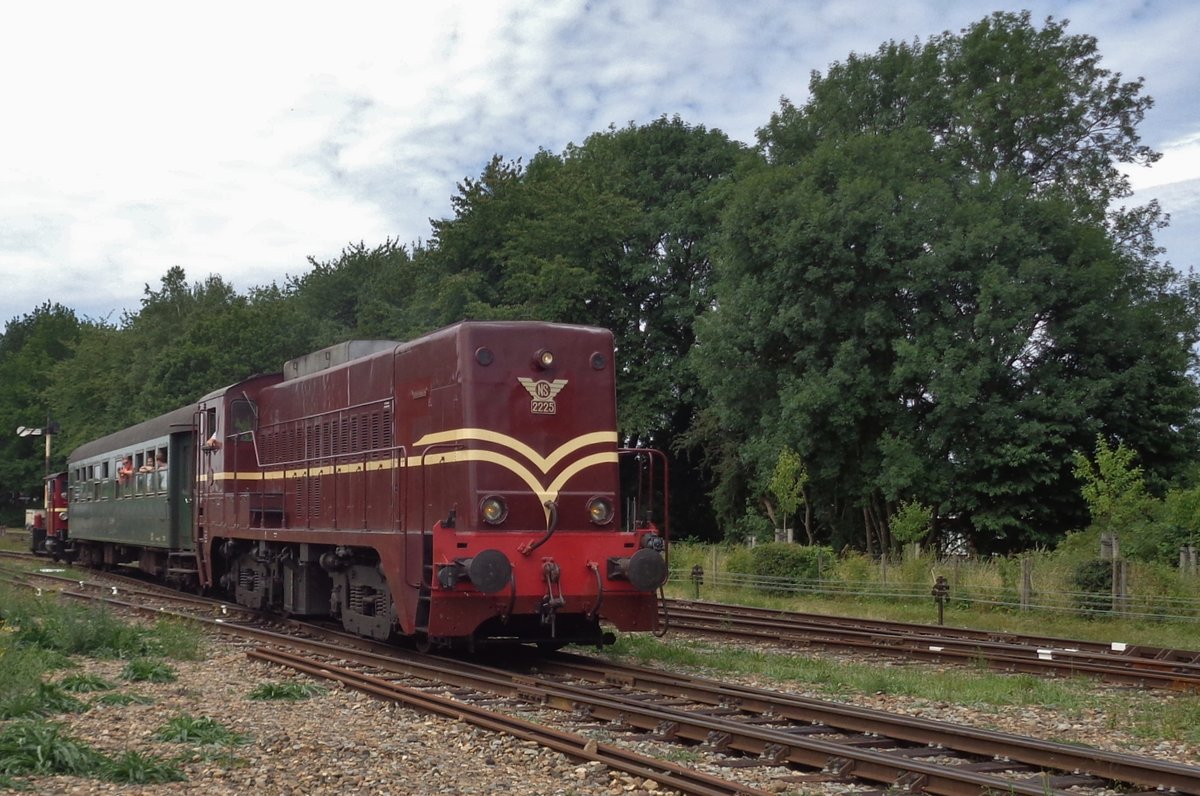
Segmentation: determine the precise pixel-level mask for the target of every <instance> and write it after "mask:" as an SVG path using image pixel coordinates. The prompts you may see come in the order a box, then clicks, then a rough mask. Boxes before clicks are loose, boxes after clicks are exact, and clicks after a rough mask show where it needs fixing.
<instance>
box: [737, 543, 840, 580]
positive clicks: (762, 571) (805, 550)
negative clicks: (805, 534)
mask: <svg viewBox="0 0 1200 796" xmlns="http://www.w3.org/2000/svg"><path fill="white" fill-rule="evenodd" d="M833 560H834V555H833V551H832V550H831V549H829V548H828V547H819V546H814V547H809V546H807V545H797V544H788V543H787V542H771V543H769V544H761V545H757V546H755V547H752V548H748V549H747V548H743V549H742V550H739V551H735V553H734V554H732V555H730V557H729V563H728V566H729V569H730V571H732V572H738V573H740V574H743V575H752V576H754V577H756V578H771V579H778V580H779V581H784V580H787V581H797V580H819V579H820V578H821V574H822V569H823V568H828V567H829V565H830V562H832V561H833ZM781 585H782V584H781ZM776 591H784V592H786V591H791V589H789V588H781V589H778V590H776Z"/></svg>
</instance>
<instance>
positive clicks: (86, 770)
mask: <svg viewBox="0 0 1200 796" xmlns="http://www.w3.org/2000/svg"><path fill="white" fill-rule="evenodd" d="M61 729H62V728H61V725H58V724H53V723H47V722H44V721H34V720H22V721H16V722H13V723H11V724H9V725H7V726H6V727H4V729H3V730H2V731H0V773H3V774H6V775H10V776H11V775H24V774H73V775H76V776H87V775H91V774H95V773H98V772H99V771H100V770H101V768H102V766H103V764H104V757H103V755H101V754H100V753H99V752H97V751H96V750H95V749H93V748H92V747H90V746H88V745H87V744H85V743H83V742H81V741H78V740H76V739H74V738H71V737H69V736H66V735H63V734H62V733H61Z"/></svg>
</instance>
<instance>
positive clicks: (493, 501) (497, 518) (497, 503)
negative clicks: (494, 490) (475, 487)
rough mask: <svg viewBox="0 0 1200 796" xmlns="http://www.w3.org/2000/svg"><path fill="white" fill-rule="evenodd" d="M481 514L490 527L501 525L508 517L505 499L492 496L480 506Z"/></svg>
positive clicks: (486, 498)
mask: <svg viewBox="0 0 1200 796" xmlns="http://www.w3.org/2000/svg"><path fill="white" fill-rule="evenodd" d="M479 513H480V514H481V515H482V516H483V521H484V522H486V523H487V524H488V525H499V524H500V523H502V522H504V520H505V518H506V517H508V504H507V503H505V502H504V498H502V497H498V496H496V495H491V496H489V497H485V498H484V499H483V502H482V503H481V504H479Z"/></svg>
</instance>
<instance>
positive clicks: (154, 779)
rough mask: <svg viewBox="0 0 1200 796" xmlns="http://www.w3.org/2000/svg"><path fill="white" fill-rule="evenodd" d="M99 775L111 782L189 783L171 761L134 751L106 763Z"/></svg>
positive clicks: (185, 776)
mask: <svg viewBox="0 0 1200 796" xmlns="http://www.w3.org/2000/svg"><path fill="white" fill-rule="evenodd" d="M99 773H100V775H101V776H102V777H103V778H104V779H106V780H108V781H109V782H122V783H137V784H157V783H163V782H185V781H187V775H186V774H184V773H183V771H182V770H180V769H179V768H178V767H177V766H175V765H174V764H173V763H171V762H170V761H168V760H165V759H163V758H161V757H159V756H157V755H153V754H147V753H144V752H137V751H134V750H132V749H131V750H128V751H126V752H125V753H124V754H123V755H120V756H119V757H115V758H113V759H111V760H107V761H105V763H104V765H103V766H102V768H101V771H100V772H99Z"/></svg>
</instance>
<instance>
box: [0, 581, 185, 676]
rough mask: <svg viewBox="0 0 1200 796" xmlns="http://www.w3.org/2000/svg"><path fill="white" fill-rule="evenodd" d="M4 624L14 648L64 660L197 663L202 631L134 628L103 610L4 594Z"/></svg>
mask: <svg viewBox="0 0 1200 796" xmlns="http://www.w3.org/2000/svg"><path fill="white" fill-rule="evenodd" d="M0 623H2V624H3V627H4V628H5V633H6V634H7V635H11V636H12V640H13V641H14V642H15V643H16V644H19V645H22V646H26V647H36V648H39V649H43V650H46V651H49V652H54V653H59V654H61V655H63V656H70V655H86V656H88V657H92V658H117V659H122V658H136V657H144V656H169V657H172V658H175V659H177V660H196V659H198V658H199V657H200V654H201V638H202V637H201V634H200V632H199V630H197V629H196V628H193V627H191V626H188V625H185V624H183V623H181V622H177V621H169V620H160V621H158V622H156V623H155V624H154V625H153V626H151V627H145V626H141V625H135V624H132V623H129V622H126V621H124V620H122V619H121V618H119V617H117V616H114V615H113V614H112V613H111V612H110V611H109V610H107V608H105V607H104V606H103V605H93V604H90V603H89V604H76V603H59V602H58V601H57V600H55V599H54V598H53V597H52V596H50V595H46V594H43V595H42V596H34V595H31V594H29V593H27V592H16V591H14V590H12V589H3V588H0Z"/></svg>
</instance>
